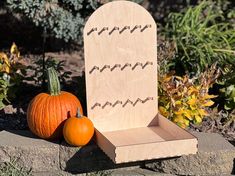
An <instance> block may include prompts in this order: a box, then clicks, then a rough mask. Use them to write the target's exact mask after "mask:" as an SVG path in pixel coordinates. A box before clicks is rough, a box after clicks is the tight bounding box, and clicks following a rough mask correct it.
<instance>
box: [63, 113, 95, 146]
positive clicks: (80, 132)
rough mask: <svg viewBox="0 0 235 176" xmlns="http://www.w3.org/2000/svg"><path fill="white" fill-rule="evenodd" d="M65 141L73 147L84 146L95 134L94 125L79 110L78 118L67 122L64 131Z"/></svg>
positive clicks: (72, 118)
mask: <svg viewBox="0 0 235 176" xmlns="http://www.w3.org/2000/svg"><path fill="white" fill-rule="evenodd" d="M63 134H64V139H65V140H66V142H67V143H69V144H70V145H73V146H84V145H86V144H87V143H88V142H89V141H90V140H91V138H92V136H93V134H94V126H93V123H92V122H91V121H90V120H89V119H88V118H87V117H85V116H82V115H81V114H80V112H79V110H78V112H77V116H76V117H70V118H68V119H67V120H66V122H65V124H64V129H63Z"/></svg>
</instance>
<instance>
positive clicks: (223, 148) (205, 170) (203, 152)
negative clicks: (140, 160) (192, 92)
mask: <svg viewBox="0 0 235 176" xmlns="http://www.w3.org/2000/svg"><path fill="white" fill-rule="evenodd" d="M193 134H194V135H195V136H196V137H197V138H198V143H199V146H198V153H197V154H196V155H185V156H181V157H177V158H171V159H164V160H154V161H150V162H146V164H145V166H146V168H148V169H151V170H153V171H160V172H164V173H169V174H176V175H222V174H225V175H226V174H231V173H233V172H234V167H235V165H234V158H235V147H234V146H233V145H231V144H230V143H229V142H228V141H227V140H225V139H224V138H223V137H222V136H220V135H219V134H215V133H196V132H195V133H193Z"/></svg>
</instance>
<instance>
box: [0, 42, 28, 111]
mask: <svg viewBox="0 0 235 176" xmlns="http://www.w3.org/2000/svg"><path fill="white" fill-rule="evenodd" d="M25 74H26V70H25V67H24V66H23V65H22V64H21V63H20V52H19V51H18V48H17V46H16V45H15V44H14V43H13V44H12V46H11V49H10V54H8V55H7V54H5V53H3V52H0V110H1V109H3V108H4V107H5V106H6V105H7V104H9V103H10V101H9V99H13V98H14V97H15V94H16V92H17V90H18V88H19V86H20V84H21V82H22V81H23V78H24V76H25Z"/></svg>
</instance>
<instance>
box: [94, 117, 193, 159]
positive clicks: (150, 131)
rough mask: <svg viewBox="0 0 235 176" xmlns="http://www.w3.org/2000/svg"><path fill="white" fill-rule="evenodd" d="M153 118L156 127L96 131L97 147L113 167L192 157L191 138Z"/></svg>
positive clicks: (159, 118) (179, 129) (163, 121)
mask: <svg viewBox="0 0 235 176" xmlns="http://www.w3.org/2000/svg"><path fill="white" fill-rule="evenodd" d="M156 118H157V121H158V124H155V125H154V126H150V127H141V128H132V129H127V130H119V131H112V132H102V133H101V132H99V131H97V133H96V138H97V143H98V145H99V146H100V147H101V149H102V150H103V151H104V152H105V153H106V154H107V155H108V156H109V157H110V158H111V159H112V160H113V162H115V163H123V162H133V161H137V160H146V159H154V158H164V157H173V156H180V155H187V154H196V152H197V144H198V142H197V139H196V138H195V137H194V136H193V135H191V134H190V133H188V132H187V131H185V130H183V129H181V128H180V127H178V126H176V125H175V124H173V123H172V122H170V121H169V120H168V119H166V118H165V117H163V116H161V115H158V116H157V117H156ZM172 125H173V128H172ZM172 130H173V132H174V133H172Z"/></svg>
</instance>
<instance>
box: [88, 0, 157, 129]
mask: <svg viewBox="0 0 235 176" xmlns="http://www.w3.org/2000/svg"><path fill="white" fill-rule="evenodd" d="M156 33H157V32H156V24H155V22H154V20H153V18H152V17H151V15H150V14H149V13H148V12H147V11H146V10H145V9H144V8H143V7H141V6H140V5H138V4H135V3H133V2H129V1H114V2H111V3H108V4H106V5H104V6H102V7H100V8H99V9H98V10H96V11H95V12H94V13H93V14H92V16H91V17H90V18H89V20H88V21H87V23H86V26H85V29H84V50H85V72H86V90H87V110H88V116H89V118H90V119H91V120H92V121H93V123H94V124H95V126H96V128H97V129H98V130H99V131H114V130H121V129H128V128H137V127H145V126H148V124H149V123H150V122H151V121H152V119H153V118H154V117H155V116H156V114H157V112H158V110H157V51H156V50H157V43H156V41H157V38H156Z"/></svg>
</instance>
